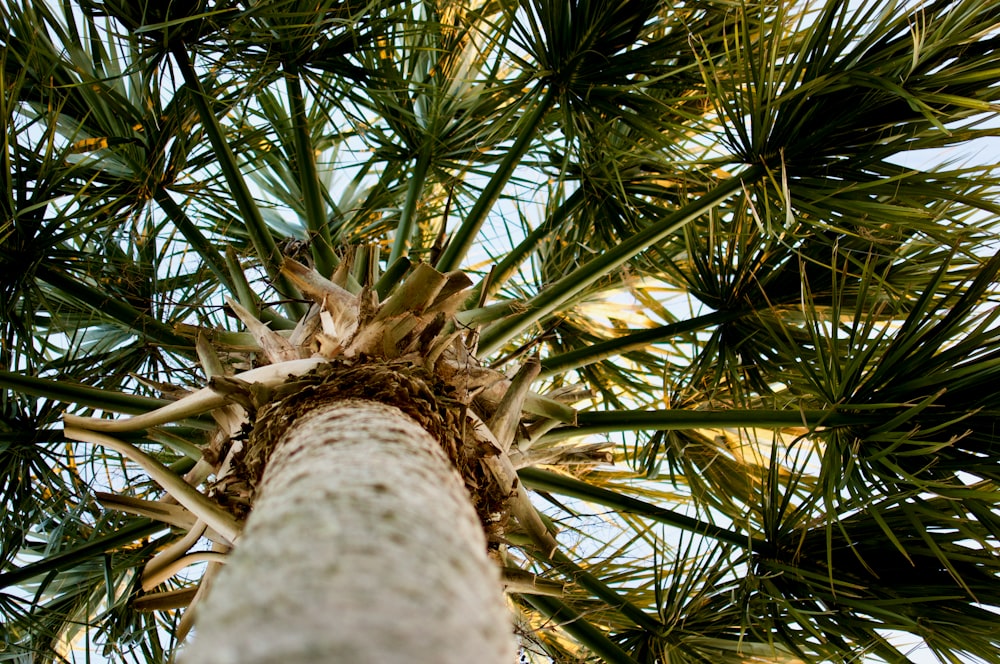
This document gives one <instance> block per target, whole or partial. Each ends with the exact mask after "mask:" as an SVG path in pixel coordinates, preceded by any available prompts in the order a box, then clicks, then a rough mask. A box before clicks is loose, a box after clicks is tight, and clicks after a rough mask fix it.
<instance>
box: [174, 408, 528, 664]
mask: <svg viewBox="0 0 1000 664" xmlns="http://www.w3.org/2000/svg"><path fill="white" fill-rule="evenodd" d="M195 625H196V633H195V634H194V637H193V643H192V644H191V645H190V646H189V647H188V648H187V649H186V652H185V653H184V654H183V656H182V658H181V661H182V662H183V663H184V664H229V663H232V664H251V663H255V662H261V663H264V662H266V663H268V664H272V663H274V662H280V663H281V664H299V663H302V664H305V663H307V662H308V663H309V664H317V663H322V662H345V663H358V664H365V663H373V664H394V663H397V662H398V663H400V664H402V663H404V662H405V663H407V664H414V663H418V664H419V663H427V664H447V663H452V662H453V663H454V664H468V663H470V662H476V663H477V664H493V663H496V664H512V662H514V661H515V645H514V638H513V635H512V628H511V623H510V617H509V614H508V612H507V610H506V608H505V607H504V603H503V597H502V590H501V584H500V579H499V573H498V571H497V570H496V568H495V566H494V565H493V564H492V563H491V562H490V560H489V558H488V557H487V555H486V542H485V537H484V535H483V531H482V527H481V525H480V523H479V520H478V518H477V517H476V514H475V511H474V510H473V507H472V505H471V503H470V501H469V498H468V494H467V492H466V489H465V487H464V486H463V483H462V481H461V479H460V478H459V476H458V474H457V472H456V471H455V470H454V469H453V468H452V466H451V463H450V462H449V461H448V459H447V457H446V456H445V454H444V452H443V451H442V450H441V448H440V447H439V445H438V443H437V442H436V441H435V440H434V439H433V438H432V437H431V436H430V435H429V434H428V433H427V432H426V431H424V430H423V429H422V428H421V427H420V426H418V425H417V424H416V423H415V422H414V421H413V420H412V419H410V418H409V417H407V416H406V415H404V414H403V413H402V412H401V411H399V410H398V409H396V408H394V407H392V406H386V405H383V404H380V403H374V402H367V401H338V402H333V403H325V404H321V405H319V406H317V408H316V409H315V410H313V411H311V412H308V413H306V414H303V415H302V416H301V417H300V418H299V419H297V420H296V421H295V422H294V424H293V425H292V426H291V427H290V428H289V430H288V431H287V432H286V433H285V434H284V435H283V436H281V439H280V442H279V443H278V446H277V447H276V449H275V452H274V453H273V456H272V457H271V460H270V461H269V463H268V466H267V469H266V471H265V473H264V477H263V480H262V484H261V487H260V491H259V496H258V499H257V501H256V504H255V506H254V509H253V512H252V513H251V515H250V517H249V519H248V520H247V525H246V530H245V531H244V534H243V535H242V537H241V538H240V540H239V541H238V542H237V544H236V546H235V548H234V550H233V553H232V554H231V555H230V556H229V562H228V563H227V564H226V566H225V567H224V568H223V569H222V570H221V571H220V573H219V575H218V577H217V579H216V581H215V583H214V584H213V586H212V588H211V589H210V592H209V593H208V596H207V598H206V600H205V601H204V602H203V603H201V604H200V605H199V606H198V608H197V616H196V619H195Z"/></svg>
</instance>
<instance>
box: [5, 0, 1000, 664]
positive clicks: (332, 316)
mask: <svg viewBox="0 0 1000 664" xmlns="http://www.w3.org/2000/svg"><path fill="white" fill-rule="evenodd" d="M0 28H2V31H0V47H2V51H0V64H2V67H0V76H2V84H3V88H4V95H3V97H2V98H0V104H2V106H0V117H2V118H3V120H4V152H3V156H4V158H5V161H6V162H7V163H6V167H5V168H3V169H0V176H2V177H3V178H4V183H3V186H0V205H2V210H0V288H2V299H0V308H2V314H0V323H2V330H0V332H2V335H3V336H2V346H0V383H2V384H3V385H4V392H3V394H2V396H0V476H2V478H3V481H2V482H0V492H2V500H3V503H2V504H3V509H4V520H3V530H2V535H3V537H2V540H0V546H2V551H0V556H2V561H3V564H4V568H3V572H2V574H0V586H2V589H0V611H2V615H3V621H2V623H3V624H2V626H0V630H2V632H3V637H4V643H5V646H4V648H5V651H4V650H3V649H0V652H2V653H4V654H3V655H2V657H8V656H9V657H10V658H11V661H33V659H32V658H38V660H39V661H67V660H70V661H72V659H73V657H74V655H73V649H74V648H78V649H79V648H82V649H84V650H87V651H95V650H98V649H99V648H103V651H104V653H105V655H106V656H112V657H114V658H115V659H116V660H121V661H133V660H134V661H143V662H152V661H166V660H167V659H168V658H169V656H170V653H171V652H172V651H173V649H174V648H175V647H176V646H177V645H178V641H179V639H181V638H182V637H183V635H184V633H185V632H186V630H187V628H188V624H187V623H186V622H185V619H184V618H183V616H184V615H185V614H184V612H183V611H181V610H179V609H181V608H183V607H187V606H189V605H190V604H191V602H192V601H193V600H194V598H195V596H196V593H197V587H198V583H199V581H200V577H199V575H200V574H201V572H200V571H198V570H201V569H202V568H200V567H196V568H185V567H184V566H185V565H186V564H187V563H192V562H205V561H214V560H215V559H214V558H213V555H215V554H211V553H194V554H191V553H189V550H191V548H192V547H193V546H195V544H196V543H197V541H198V540H199V538H201V537H202V536H203V535H205V534H207V535H208V537H209V539H214V540H215V541H217V542H223V543H224V542H232V540H233V539H234V538H235V537H236V536H237V535H238V533H239V532H240V528H241V523H242V518H243V516H245V513H246V511H247V509H249V506H250V505H251V504H252V499H253V482H252V480H253V476H254V472H247V473H245V474H242V475H241V474H240V473H239V472H237V471H238V470H239V469H238V468H237V470H234V469H233V464H232V457H231V456H229V457H228V459H229V461H228V462H227V450H228V449H229V445H230V444H231V441H232V440H233V439H239V438H240V436H244V434H245V428H246V423H247V421H248V420H247V414H248V413H249V414H250V415H252V414H253V413H256V412H258V411H261V410H263V409H265V408H267V407H269V406H268V405H267V404H269V403H272V402H273V401H274V400H275V399H278V400H281V399H285V400H286V401H287V399H288V398H289V397H290V395H292V394H295V393H297V392H299V391H301V389H303V385H305V384H307V383H309V384H311V385H313V384H316V383H331V381H332V382H333V383H336V386H337V387H336V389H337V390H340V391H341V392H342V393H347V392H346V391H345V390H347V388H346V387H344V385H345V382H344V381H347V380H348V379H347V378H343V377H342V376H341V374H344V373H349V372H350V371H352V370H355V369H357V370H362V369H359V367H367V368H364V369H363V370H364V371H370V370H378V371H384V372H388V373H389V374H391V378H387V379H385V380H396V381H402V382H403V383H405V384H407V385H408V384H409V383H407V382H406V381H409V380H410V379H411V378H412V379H413V380H418V379H419V381H420V382H419V385H418V386H417V387H415V388H413V392H412V393H408V395H409V396H408V397H407V398H406V399H403V400H402V402H404V403H405V402H411V401H413V400H414V399H417V398H418V397H417V396H414V395H415V394H416V393H417V392H420V390H422V389H423V388H421V387H419V386H420V385H423V386H425V387H426V386H427V385H430V386H431V387H432V388H433V389H432V392H434V396H433V397H432V398H431V397H428V398H429V399H431V400H432V401H434V402H435V403H437V402H441V403H440V404H438V405H439V406H440V413H441V414H440V419H441V423H439V424H438V425H435V426H442V427H445V428H448V426H451V425H454V426H455V427H458V428H461V427H462V423H463V422H469V421H474V420H468V419H463V418H467V417H471V418H475V420H478V422H479V423H480V424H481V425H482V426H481V427H479V428H477V429H476V430H475V431H474V432H464V433H462V435H461V436H459V437H457V438H455V440H457V441H458V442H456V443H455V449H456V452H455V455H453V457H452V458H453V460H454V461H456V463H457V464H458V465H459V467H462V468H466V469H467V472H466V473H465V479H466V484H467V486H468V487H469V488H470V489H471V494H472V496H473V498H474V502H475V501H476V500H479V502H478V505H477V506H478V507H480V516H481V518H482V520H483V522H484V527H486V528H487V530H488V531H491V532H492V535H493V540H494V541H501V542H502V544H498V545H496V546H495V547H494V549H493V553H494V556H495V558H496V559H497V561H498V563H499V564H500V565H501V566H502V568H503V570H504V575H505V577H504V578H505V584H506V586H507V591H508V599H509V605H510V607H511V609H512V611H513V612H514V613H515V615H516V619H517V625H518V627H519V632H520V634H521V643H522V646H523V648H524V651H525V657H532V658H535V659H536V660H537V661H549V660H550V659H551V660H554V661H598V660H600V661H612V662H666V661H670V662H704V661H709V660H710V661H714V662H745V661H785V662H792V661H825V660H829V661H845V662H846V661H854V660H856V659H858V658H859V657H866V656H868V655H872V656H876V657H880V658H882V659H884V660H886V661H906V655H907V653H906V650H905V648H903V647H902V646H898V645H894V643H895V642H894V641H893V640H892V638H891V637H890V634H891V632H893V631H902V632H908V633H910V634H912V635H914V636H915V637H918V638H920V639H922V640H923V642H924V643H925V644H926V646H927V647H929V648H930V649H931V650H932V651H933V652H934V653H935V654H936V655H937V656H938V657H939V658H940V659H941V661H958V660H957V659H956V658H957V657H959V656H960V655H961V654H963V653H964V654H967V655H971V656H974V657H979V658H980V659H982V660H983V661H995V660H996V653H997V652H998V650H1000V632H998V630H997V629H996V627H995V623H996V616H995V613H996V611H997V610H998V609H1000V583H998V580H1000V579H998V570H1000V555H998V551H1000V548H998V547H1000V541H998V540H1000V512H998V509H997V507H998V502H1000V489H998V482H1000V472H998V468H1000V464H998V458H1000V445H998V434H997V422H998V419H997V417H998V414H1000V410H998V405H997V404H998V403H1000V400H998V399H1000V394H998V387H997V386H998V385H1000V328H998V326H997V321H996V318H997V316H998V315H1000V314H998V310H997V308H996V301H997V283H998V274H1000V257H997V256H996V252H997V248H998V246H1000V243H998V236H997V229H996V221H995V220H996V219H997V218H998V215H1000V204H998V202H997V188H998V185H1000V180H998V177H997V173H996V169H995V167H994V166H995V165H994V164H987V165H975V163H973V165H969V163H961V162H958V161H953V162H947V161H945V162H943V163H940V164H939V165H937V166H935V167H933V168H932V167H929V166H927V165H918V166H914V165H913V161H912V160H908V159H907V157H908V156H909V155H911V154H933V155H942V154H943V155H948V154H950V153H949V152H948V151H949V150H960V149H962V148H963V147H966V146H975V145H977V143H975V141H977V139H981V138H985V137H991V136H995V135H996V131H997V130H996V123H995V115H994V114H995V112H996V110H997V108H998V106H997V104H998V103H1000V87H998V82H997V81H998V72H1000V6H997V5H996V3H994V2H992V1H989V0H936V1H933V2H924V3H897V2H893V1H890V0H886V1H884V2H878V3H860V5H859V6H854V5H853V4H852V5H849V4H848V3H846V2H843V1H841V0H827V1H826V2H813V3H809V2H804V1H803V2H773V3H767V2H762V3H756V4H755V3H747V2H730V1H728V0H718V1H713V2H696V3H686V2H685V3H679V2H668V1H663V0H625V1H623V2H602V1H598V0H573V1H572V2H563V1H556V0H509V1H508V0H495V1H493V0H484V1H482V2H473V1H466V2H459V1H457V0H456V1H448V0H435V1H420V2H417V1H414V2H395V1H391V2H390V1H383V0H371V1H370V2H362V1H361V0H341V1H334V0H320V1H319V2H316V1H315V0H314V1H311V2H303V1H302V0H279V1H274V2H252V1H251V2H236V1H234V0H219V1H217V2H207V1H205V0H201V1H199V2H195V1H193V0H191V1H184V2H182V1H180V0H174V1H172V2H167V3H160V2H124V1H121V0H115V1H110V0H107V1H101V0H79V1H78V2H65V3H52V2H43V1H31V2H28V1H24V2H20V3H8V4H7V5H4V6H2V7H0ZM923 151H931V152H923ZM939 161H940V159H939ZM980 161H983V160H980ZM986 161H989V160H988V159H986ZM373 366H374V367H376V369H372V368H371V367H373ZM317 367H321V369H320V370H319V371H317ZM331 371H332V372H333V373H336V374H337V376H338V378H336V380H334V379H331V378H330V377H329V372H331ZM310 372H312V373H310ZM319 374H322V375H319ZM289 375H293V376H294V377H293V379H292V382H291V383H285V382H284V381H285V380H286V379H287V378H288V376H289ZM386 375H387V374H386ZM413 376H416V378H413ZM351 380H360V382H361V383H365V382H367V383H372V382H378V381H376V380H375V379H373V378H372V377H371V375H370V374H365V377H364V378H363V379H356V378H355V379H351ZM379 380H382V379H379ZM395 385H396V383H393V386H395ZM310 389H313V388H310ZM389 391H392V392H395V387H393V388H392V390H389ZM366 394H367V392H366ZM421 394H423V393H422V392H421ZM385 398H389V397H385ZM420 398H423V397H420ZM421 403H422V402H421ZM435 407H438V406H435ZM456 412H460V413H461V416H460V417H459V416H456V415H454V413H456ZM449 413H450V414H449ZM110 414H123V415H129V416H134V417H133V418H132V419H126V418H122V417H119V416H116V417H115V418H114V419H101V418H105V417H106V416H108V415H110ZM64 415H65V417H64ZM210 415H211V416H214V419H213V417H211V416H210ZM435 421H436V420H435ZM110 422H114V423H115V424H109V423H110ZM456 423H457V424H456ZM461 450H465V452H461V453H459V452H460V451H461ZM470 450H471V451H470ZM463 455H464V456H463ZM463 460H464V461H463ZM257 462H260V461H259V460H257ZM240 463H242V464H243V466H246V465H247V464H246V460H240ZM462 464H465V465H464V466H463V465H462ZM249 465H250V469H251V470H253V467H254V466H253V460H252V459H251V463H250V464H249ZM237 466H239V464H237ZM241 467H242V466H241ZM210 478H211V480H212V481H208V480H209V479H210ZM503 481H506V482H508V483H509V485H517V486H519V487H522V488H521V489H520V490H517V491H512V492H509V493H505V492H504V491H498V490H494V489H495V486H499V485H500V483H502V482H503ZM493 482H496V483H497V484H496V485H494V484H492V483H493ZM487 485H489V486H493V487H494V489H483V487H484V486H487ZM529 496H530V498H529ZM199 522H204V523H205V524H207V526H206V527H204V528H201V529H199V528H198V527H196V524H197V523H199ZM185 569H186V571H184V570H185Z"/></svg>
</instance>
